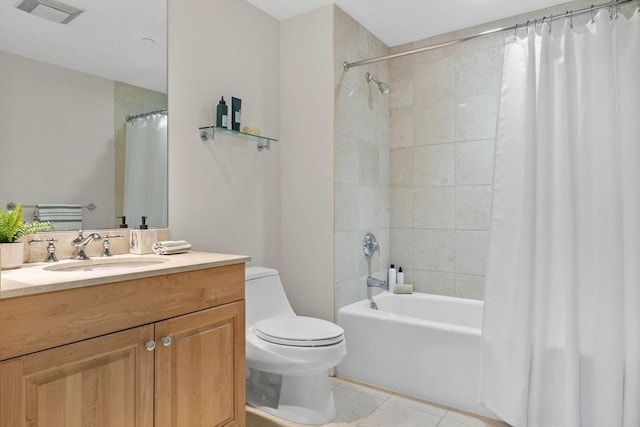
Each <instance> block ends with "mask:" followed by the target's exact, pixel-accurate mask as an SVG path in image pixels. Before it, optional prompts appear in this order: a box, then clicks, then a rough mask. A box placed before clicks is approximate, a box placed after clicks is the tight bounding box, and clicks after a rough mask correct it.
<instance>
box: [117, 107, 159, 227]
mask: <svg viewBox="0 0 640 427" xmlns="http://www.w3.org/2000/svg"><path fill="white" fill-rule="evenodd" d="M123 215H125V216H126V217H127V221H128V222H129V224H131V225H132V226H133V227H135V226H136V225H137V224H138V221H140V218H141V217H142V216H146V217H148V218H149V219H148V224H149V225H151V226H155V227H166V226H167V116H166V115H164V114H152V115H150V116H147V117H142V118H138V119H135V120H132V121H130V122H128V123H127V143H126V158H125V172H124V204H123Z"/></svg>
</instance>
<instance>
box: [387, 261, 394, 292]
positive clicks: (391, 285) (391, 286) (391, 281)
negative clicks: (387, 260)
mask: <svg viewBox="0 0 640 427" xmlns="http://www.w3.org/2000/svg"><path fill="white" fill-rule="evenodd" d="M388 283H389V292H393V291H394V290H395V288H396V267H395V265H393V264H391V267H389V282H388Z"/></svg>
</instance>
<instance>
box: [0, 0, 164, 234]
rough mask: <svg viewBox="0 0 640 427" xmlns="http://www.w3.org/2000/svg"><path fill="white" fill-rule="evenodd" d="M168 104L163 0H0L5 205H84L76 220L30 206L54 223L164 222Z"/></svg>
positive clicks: (28, 211)
mask: <svg viewBox="0 0 640 427" xmlns="http://www.w3.org/2000/svg"><path fill="white" fill-rule="evenodd" d="M65 5H67V6H70V7H71V8H77V9H79V10H82V12H80V13H79V14H77V13H76V12H69V11H68V10H67V9H65V8H66V6H65ZM71 15H73V17H72V18H71V19H69V16H71ZM166 107H167V2H166V0H164V1H163V0H126V1H125V0H116V1H104V0H62V2H61V1H53V0H1V1H0V204H1V205H2V207H3V208H4V209H6V206H7V204H8V203H10V202H22V203H23V204H24V205H25V214H24V215H25V219H26V220H30V219H32V218H33V215H34V214H35V211H36V209H35V206H36V205H42V206H46V205H49V207H50V208H51V205H60V206H65V205H81V206H83V208H82V209H80V211H81V223H80V222H76V221H71V220H73V219H77V217H76V216H75V212H76V211H77V210H76V211H73V210H71V211H69V212H72V215H71V216H67V219H64V215H62V219H61V215H60V214H59V213H56V210H55V209H50V210H49V211H47V210H46V208H45V209H39V210H38V211H39V214H40V215H42V216H43V217H45V213H49V214H50V216H49V217H47V218H55V219H57V220H59V221H56V222H54V224H55V225H56V229H57V230H63V229H77V228H79V227H80V226H81V227H83V228H86V229H96V228H98V229H99V228H113V227H117V226H118V223H119V220H118V219H117V217H118V216H121V215H123V214H124V215H126V216H127V223H128V224H129V226H130V227H133V228H137V227H138V225H139V222H140V217H141V216H142V215H145V216H147V217H148V218H149V219H148V224H149V225H151V226H155V227H162V226H166V225H167V201H166V188H167V155H166ZM161 110H165V112H162V111H161ZM152 112H159V113H156V114H150V113H152ZM127 116H141V117H140V118H138V119H133V118H132V117H130V118H131V120H130V121H129V122H127ZM162 137H164V142H162V141H161V139H162ZM132 141H133V142H132ZM158 141H160V142H158ZM163 144H164V145H163ZM162 146H164V151H163V150H162ZM90 205H94V206H95V209H92V210H90V209H88V208H89V207H90ZM62 212H64V213H67V211H64V210H63V211H62ZM80 224H81V225H80Z"/></svg>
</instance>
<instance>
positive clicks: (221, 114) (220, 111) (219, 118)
mask: <svg viewBox="0 0 640 427" xmlns="http://www.w3.org/2000/svg"><path fill="white" fill-rule="evenodd" d="M228 122H229V107H227V103H226V102H224V96H223V97H222V98H220V102H219V103H218V107H217V108H216V126H217V127H219V128H228V127H229V123H228Z"/></svg>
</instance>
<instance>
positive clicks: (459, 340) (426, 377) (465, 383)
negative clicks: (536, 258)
mask: <svg viewBox="0 0 640 427" xmlns="http://www.w3.org/2000/svg"><path fill="white" fill-rule="evenodd" d="M374 300H375V301H376V303H377V304H378V310H373V309H371V308H370V307H369V301H368V300H364V301H358V302H356V303H354V304H351V305H348V306H346V307H342V308H341V309H340V310H339V311H338V324H339V325H340V326H342V327H343V328H344V333H345V341H346V343H347V356H346V357H345V358H344V360H343V361H342V363H340V364H339V365H338V367H337V373H338V375H339V376H342V377H345V378H351V379H354V380H356V381H360V382H363V383H367V384H371V385H375V386H378V387H382V388H385V389H387V390H392V391H396V392H399V393H402V394H406V395H409V396H413V397H416V398H420V399H425V400H429V401H432V402H436V403H440V404H443V405H446V406H452V407H455V408H459V409H462V410H465V411H469V412H474V413H476V414H480V415H485V416H490V417H492V418H495V415H493V414H492V413H491V412H489V411H488V410H487V409H486V408H484V407H483V406H481V405H480V404H479V403H478V398H477V396H478V389H479V378H480V333H481V328H482V307H483V303H482V301H475V300H468V299H462V298H452V297H444V296H437V295H429V294H421V293H415V294H412V295H396V294H393V293H389V292H384V293H381V294H379V295H377V296H375V297H374Z"/></svg>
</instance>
